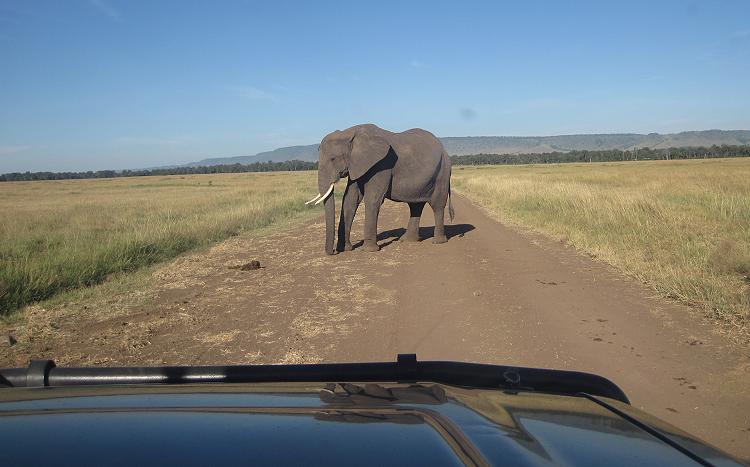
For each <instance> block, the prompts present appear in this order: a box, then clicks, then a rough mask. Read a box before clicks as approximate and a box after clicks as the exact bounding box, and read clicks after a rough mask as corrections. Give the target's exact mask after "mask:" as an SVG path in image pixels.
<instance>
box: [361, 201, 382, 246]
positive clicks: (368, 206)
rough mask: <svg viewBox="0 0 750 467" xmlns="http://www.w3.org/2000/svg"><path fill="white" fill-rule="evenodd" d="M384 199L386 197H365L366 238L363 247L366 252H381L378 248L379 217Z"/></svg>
mask: <svg viewBox="0 0 750 467" xmlns="http://www.w3.org/2000/svg"><path fill="white" fill-rule="evenodd" d="M384 198H385V196H384V195H380V196H372V197H368V196H367V195H365V238H364V245H363V246H362V249H363V250H364V251H379V250H380V247H379V246H378V216H379V215H380V206H382V205H383V199H384Z"/></svg>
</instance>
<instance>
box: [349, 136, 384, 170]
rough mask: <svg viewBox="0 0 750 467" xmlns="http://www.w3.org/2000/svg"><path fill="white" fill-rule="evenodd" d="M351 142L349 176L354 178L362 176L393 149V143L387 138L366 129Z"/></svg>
mask: <svg viewBox="0 0 750 467" xmlns="http://www.w3.org/2000/svg"><path fill="white" fill-rule="evenodd" d="M351 144H352V153H351V157H350V160H349V178H351V179H352V180H357V179H358V178H360V177H362V176H363V175H364V174H365V173H367V171H368V170H370V169H371V168H372V167H373V166H374V165H375V164H377V163H378V162H380V161H381V160H383V159H385V156H387V155H388V151H390V150H391V144H390V143H389V142H388V141H387V140H386V139H385V138H383V137H382V136H377V135H372V134H370V133H368V132H365V131H360V132H357V133H356V134H355V135H354V138H352V143H351Z"/></svg>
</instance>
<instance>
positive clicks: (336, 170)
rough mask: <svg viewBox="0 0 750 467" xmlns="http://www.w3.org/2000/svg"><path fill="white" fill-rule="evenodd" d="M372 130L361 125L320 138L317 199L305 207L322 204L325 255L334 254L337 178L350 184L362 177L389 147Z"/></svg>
mask: <svg viewBox="0 0 750 467" xmlns="http://www.w3.org/2000/svg"><path fill="white" fill-rule="evenodd" d="M378 130H379V129H378V128H377V127H375V126H371V125H364V126H360V127H353V128H349V129H348V130H344V131H334V132H333V133H331V134H329V135H327V136H326V137H325V138H323V141H321V143H320V148H319V152H320V155H319V158H318V193H319V194H318V196H316V197H315V198H313V199H311V200H310V201H308V202H307V203H306V204H310V203H315V204H319V203H321V202H323V203H325V204H324V206H325V219H326V244H325V250H326V253H327V254H329V255H332V254H335V253H336V251H335V249H334V243H335V230H336V221H335V217H336V212H335V202H334V198H333V186H334V185H335V184H336V182H337V181H339V180H340V179H341V178H343V177H346V176H347V175H348V176H349V179H350V180H352V181H355V180H358V179H360V178H361V177H363V176H364V175H365V174H366V173H367V172H368V171H369V170H370V169H371V168H372V167H373V166H374V165H375V164H377V163H378V162H379V161H380V160H382V159H384V158H385V157H386V155H388V151H389V150H390V147H391V145H390V143H389V142H388V141H387V140H386V139H385V138H384V137H383V136H382V134H379V131H378Z"/></svg>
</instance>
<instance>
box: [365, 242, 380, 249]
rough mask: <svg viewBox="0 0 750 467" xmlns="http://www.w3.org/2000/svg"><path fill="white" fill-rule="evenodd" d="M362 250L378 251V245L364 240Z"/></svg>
mask: <svg viewBox="0 0 750 467" xmlns="http://www.w3.org/2000/svg"><path fill="white" fill-rule="evenodd" d="M362 250H364V251H380V247H379V246H378V244H377V243H375V242H365V244H364V245H363V246H362Z"/></svg>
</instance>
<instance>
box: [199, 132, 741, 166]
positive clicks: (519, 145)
mask: <svg viewBox="0 0 750 467" xmlns="http://www.w3.org/2000/svg"><path fill="white" fill-rule="evenodd" d="M440 140H441V141H442V142H443V145H444V146H445V149H446V150H447V151H448V154H450V155H452V156H462V155H466V154H529V153H543V152H556V151H557V152H568V151H582V150H588V151H596V150H605V149H620V150H630V149H634V148H644V147H649V148H652V149H661V148H681V147H688V146H713V145H722V144H728V145H739V146H741V145H746V144H750V131H748V130H730V131H727V130H705V131H685V132H682V133H671V134H663V135H662V134H659V133H649V134H647V135H641V134H637V133H613V134H601V135H560V136H449V137H444V138H440ZM295 159H296V160H301V161H317V160H318V145H317V144H310V145H307V146H289V147H284V148H279V149H275V150H273V151H267V152H261V153H258V154H256V155H254V156H236V157H213V158H210V159H203V160H200V161H197V162H191V163H189V164H184V166H187V167H197V166H201V165H222V164H237V163H239V164H250V163H253V162H265V161H274V162H282V161H288V160H295Z"/></svg>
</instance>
